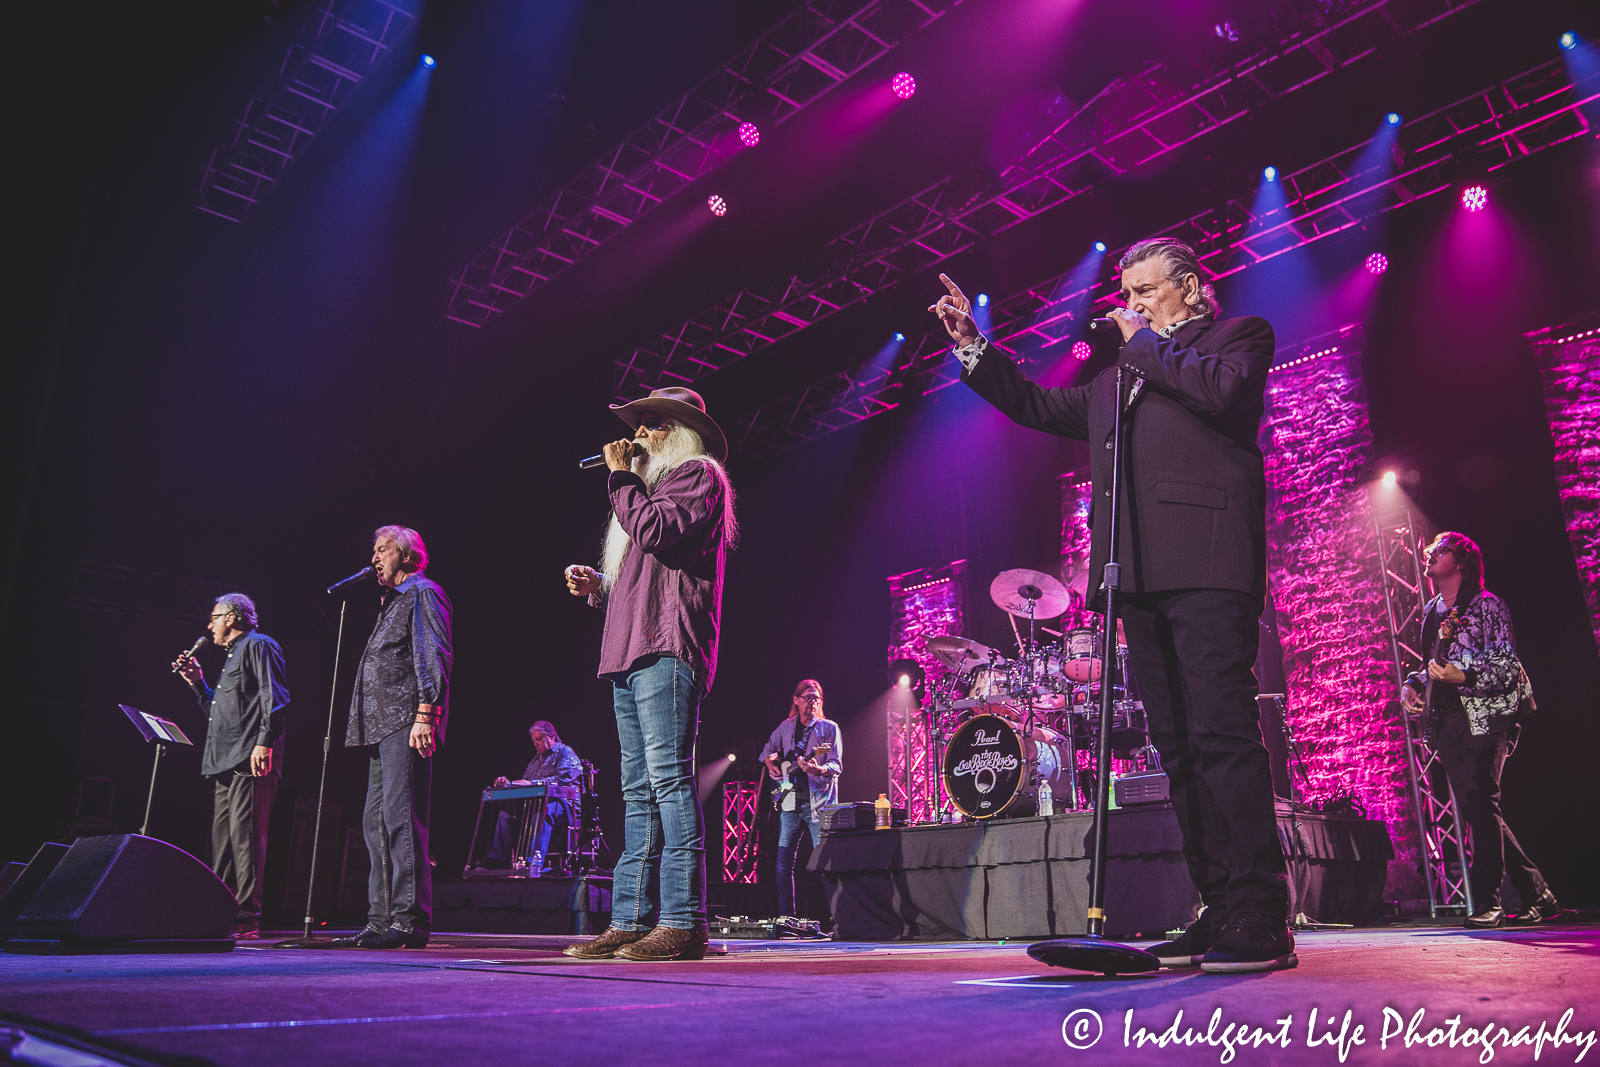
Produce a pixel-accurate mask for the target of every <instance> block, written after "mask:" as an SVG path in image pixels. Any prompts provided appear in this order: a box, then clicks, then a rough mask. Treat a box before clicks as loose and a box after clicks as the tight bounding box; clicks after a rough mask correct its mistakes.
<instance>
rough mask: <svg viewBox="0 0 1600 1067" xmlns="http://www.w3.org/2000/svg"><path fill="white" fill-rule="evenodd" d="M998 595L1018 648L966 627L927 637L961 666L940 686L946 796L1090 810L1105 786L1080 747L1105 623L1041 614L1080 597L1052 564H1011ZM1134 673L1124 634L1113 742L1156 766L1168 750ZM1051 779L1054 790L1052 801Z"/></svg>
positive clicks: (1009, 805)
mask: <svg viewBox="0 0 1600 1067" xmlns="http://www.w3.org/2000/svg"><path fill="white" fill-rule="evenodd" d="M989 597H990V599H991V600H993V601H994V603H995V605H996V606H997V607H999V608H1000V609H1001V610H1002V611H1004V612H1005V613H1006V614H1007V615H1008V616H1010V620H1011V626H1012V632H1013V633H1014V634H1015V635H1016V639H1017V654H1016V656H1015V657H1010V658H1008V657H1006V656H1005V655H1003V654H1002V653H1001V652H1000V651H999V650H997V649H993V648H990V647H989V646H987V645H984V644H981V643H979V642H977V641H973V640H971V639H970V638H965V637H954V636H945V637H931V638H929V639H928V642H927V645H928V651H929V652H931V653H933V655H934V656H935V657H937V658H938V659H939V661H940V662H941V663H943V664H944V665H945V666H946V667H948V668H950V671H949V673H948V674H946V675H945V676H944V677H943V678H942V679H940V681H939V682H938V684H937V685H935V686H934V688H933V691H932V692H931V693H930V694H929V696H930V705H931V712H932V715H931V722H932V733H933V742H934V746H935V751H936V752H937V753H939V754H940V755H941V757H942V758H941V760H940V768H941V770H942V772H943V773H942V775H941V781H942V783H943V791H944V794H945V798H947V800H948V802H949V803H950V804H951V805H952V806H953V807H954V808H955V810H956V811H957V812H959V813H960V814H961V815H962V816H965V817H967V818H971V819H990V818H994V817H995V816H1000V815H1006V816H1022V815H1034V814H1037V813H1038V811H1039V809H1040V807H1041V806H1045V807H1046V808H1047V810H1050V809H1053V810H1055V811H1080V810H1084V809H1085V808H1087V807H1089V806H1091V800H1092V797H1093V795H1094V794H1093V789H1092V787H1091V783H1092V782H1093V775H1092V773H1089V774H1081V775H1080V772H1079V753H1080V752H1088V751H1092V749H1093V745H1092V740H1093V738H1094V736H1095V733H1096V731H1097V730H1098V728H1099V722H1100V699H1101V686H1102V685H1103V684H1105V682H1106V680H1107V679H1106V678H1105V674H1106V672H1105V670H1104V664H1103V663H1102V662H1101V659H1102V654H1101V651H1100V649H1101V643H1100V639H1099V636H1098V633H1097V631H1096V630H1094V629H1092V628H1088V627H1085V628H1081V629H1072V630H1066V631H1064V632H1062V631H1056V630H1050V629H1046V628H1045V627H1042V626H1039V623H1041V622H1046V621H1049V620H1051V619H1055V618H1058V617H1059V616H1061V615H1062V614H1064V613H1065V612H1066V611H1067V609H1068V608H1070V607H1071V606H1072V597H1071V594H1070V593H1068V591H1067V588H1066V586H1064V585H1063V584H1061V582H1060V581H1058V580H1057V579H1056V578H1054V577H1052V576H1051V575H1049V574H1046V573H1044V572H1043V571H1035V570H1025V569H1016V570H1008V571H1002V572H1001V573H1000V575H999V576H998V577H996V578H995V580H994V581H993V582H992V583H991V584H990V586H989ZM1022 623H1025V624H1026V627H1027V630H1026V637H1024V635H1023V630H1022V628H1021V626H1020V625H1019V624H1022ZM1040 631H1042V632H1043V634H1044V635H1046V639H1045V640H1042V641H1041V640H1040V639H1039V638H1038V636H1037V635H1038V633H1039V632H1040ZM1128 680H1129V679H1128V664H1127V646H1126V645H1125V644H1123V643H1122V642H1120V641H1119V642H1118V648H1117V662H1116V663H1115V664H1114V665H1113V669H1112V673H1111V677H1110V679H1109V681H1110V683H1111V684H1112V685H1113V697H1114V699H1113V703H1112V735H1111V739H1112V754H1113V756H1114V757H1115V758H1117V759H1124V760H1135V761H1138V763H1139V765H1140V769H1149V770H1155V769H1158V768H1159V767H1160V757H1159V756H1158V755H1157V754H1156V750H1155V748H1154V747H1153V746H1152V745H1151V744H1150V732H1149V724H1148V722H1147V721H1146V719H1145V713H1144V705H1143V704H1142V703H1141V702H1139V701H1137V700H1132V699H1129V698H1130V696H1131V690H1130V688H1129V684H1128ZM1080 778H1081V779H1082V780H1081V781H1080ZM1046 785H1048V786H1049V790H1048V793H1049V795H1050V797H1051V800H1050V802H1049V803H1048V804H1047V805H1041V804H1040V793H1041V792H1042V791H1044V787H1045V786H1046ZM942 806H943V805H942V804H941V807H942Z"/></svg>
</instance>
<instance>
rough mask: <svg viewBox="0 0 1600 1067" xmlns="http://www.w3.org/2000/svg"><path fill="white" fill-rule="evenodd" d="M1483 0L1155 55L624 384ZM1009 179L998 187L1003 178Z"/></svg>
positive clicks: (681, 342) (819, 304) (1401, 9)
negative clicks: (1224, 61)
mask: <svg viewBox="0 0 1600 1067" xmlns="http://www.w3.org/2000/svg"><path fill="white" fill-rule="evenodd" d="M1475 2H1477V0H1365V2H1363V3H1358V4H1357V5H1355V6H1354V7H1353V8H1352V9H1351V10H1349V11H1348V12H1346V13H1345V14H1344V15H1342V16H1341V17H1339V18H1338V19H1337V20H1335V21H1333V22H1332V23H1326V24H1322V25H1320V26H1319V25H1318V23H1319V22H1320V21H1321V19H1320V11H1318V12H1313V11H1310V10H1308V11H1307V12H1306V13H1305V14H1304V15H1303V16H1302V18H1301V20H1300V22H1299V23H1298V24H1296V25H1293V26H1290V27H1286V28H1280V29H1279V30H1278V31H1277V34H1276V35H1275V37H1274V42H1275V43H1274V45H1273V46H1272V47H1271V48H1269V49H1264V50H1261V51H1258V52H1257V53H1255V54H1254V55H1252V56H1250V57H1249V58H1247V59H1244V60H1241V61H1239V62H1236V63H1234V64H1232V65H1231V66H1229V67H1228V68H1227V69H1226V70H1224V71H1222V72H1221V73H1216V74H1208V75H1207V76H1206V77H1204V78H1203V79H1201V80H1200V81H1199V82H1198V83H1195V82H1192V81H1190V80H1189V79H1187V78H1186V77H1183V76H1182V75H1180V74H1178V73H1176V72H1173V71H1170V70H1168V69H1167V68H1165V67H1164V66H1162V65H1159V64H1158V65H1156V66H1152V67H1150V68H1148V69H1146V70H1144V71H1142V72H1140V73H1139V74H1137V75H1133V76H1131V77H1128V78H1121V79H1118V80H1117V81H1114V82H1112V83H1111V84H1110V85H1108V86H1107V87H1106V88H1105V89H1103V90H1101V91H1100V92H1099V93H1098V94H1096V95H1095V97H1094V98H1093V99H1092V100H1090V101H1089V102H1088V103H1086V104H1084V105H1083V106H1082V107H1080V108H1078V109H1077V110H1076V111H1075V112H1074V113H1073V114H1071V115H1070V116H1068V117H1067V118H1066V119H1065V120H1064V121H1062V122H1060V123H1059V124H1057V125H1056V126H1055V127H1054V128H1053V129H1051V130H1050V131H1049V132H1048V133H1047V134H1045V135H1044V136H1043V137H1041V138H1040V139H1039V140H1037V141H1036V142H1035V143H1034V144H1033V146H1032V147H1030V148H1029V149H1028V150H1027V151H1026V152H1025V153H1023V155H1022V156H1021V158H1020V159H1019V161H1018V162H1017V163H1016V164H1014V165H1013V166H1011V167H1010V168H1008V169H1007V170H1006V171H1005V172H1003V173H1002V174H1001V176H1000V179H999V181H998V182H997V183H996V182H992V181H990V180H989V179H988V178H987V177H984V176H982V175H981V174H979V173H978V172H976V171H964V172H959V173H956V174H952V175H950V176H948V177H945V178H943V179H941V180H940V181H938V182H935V183H934V184H932V185H930V186H928V187H927V188H925V189H923V190H922V191H920V192H918V193H916V194H915V195H914V196H912V197H910V198H908V199H906V200H904V201H902V202H901V203H899V204H896V205H894V206H893V207H891V208H888V209H887V210H885V211H882V212H880V213H879V214H877V215H875V216H874V217H872V218H871V219H868V220H867V221H866V222H864V223H861V224H860V225H859V226H857V227H855V228H854V229H852V230H850V231H849V232H847V233H845V234H843V235H841V236H840V237H837V238H835V239H834V240H833V241H831V242H829V244H828V245H827V247H826V249H825V262H824V265H823V266H821V267H820V268H819V269H818V270H817V271H816V272H815V273H812V274H808V275H807V276H805V277H801V276H799V275H794V276H791V277H788V278H780V279H777V280H775V281H771V282H769V283H766V284H758V285H755V286H752V287H750V288H747V289H745V290H743V291H741V292H739V293H737V294H735V295H733V296H732V297H729V298H728V299H726V300H723V301H721V302H719V303H718V304H716V305H714V306H712V307H710V308H707V309H706V310H705V311H703V312H701V313H700V314H698V315H696V316H695V317H693V318H691V319H689V320H688V321H687V322H684V323H682V324H680V325H678V326H675V327H673V328H672V329H670V330H668V331H666V332H665V333H663V334H661V335H659V336H658V337H655V338H653V339H651V340H650V341H649V342H647V343H645V344H644V345H641V346H640V347H638V348H637V349H635V350H634V351H633V352H631V353H629V354H628V355H627V356H626V357H625V358H623V359H621V360H618V361H617V365H616V371H615V379H616V390H617V396H618V397H619V398H628V397H633V396H636V395H638V394H639V393H640V392H641V391H649V390H651V389H657V388H660V387H662V386H665V385H684V384H689V383H692V382H694V381H696V380H697V379H699V378H702V377H704V376H705V375H707V374H710V373H712V372H713V371H716V370H720V369H722V368H723V367H726V366H729V365H730V364H733V363H737V362H738V361H739V360H741V359H744V358H746V357H747V356H749V355H750V354H752V353H753V352H756V351H758V350H760V349H762V348H765V347H766V346H768V345H770V344H772V343H773V342H775V341H778V340H781V339H783V338H785V337H789V336H791V335H793V334H795V333H797V332H799V331H800V330H803V329H805V328H806V327H807V326H811V325H813V324H815V323H817V322H820V321H821V320H823V319H825V318H828V317H829V316H831V315H833V314H835V313H837V312H838V311H840V310H842V309H844V308H846V307H849V306H850V305H852V304H855V303H858V302H860V301H862V300H865V299H866V298H867V297H869V296H871V295H873V294H874V293H877V292H881V291H882V290H884V289H886V288H888V287H890V286H892V285H894V284H896V283H897V282H899V281H901V280H902V279H904V278H906V277H908V276H911V275H914V274H918V273H920V272H923V271H925V270H926V269H927V268H929V267H931V266H933V265H935V264H937V263H941V262H943V261H944V260H947V259H949V258H950V257H952V256H955V255H958V254H959V253H961V252H964V251H966V250H967V249H969V248H971V247H973V246H974V245H975V244H977V243H978V242H979V241H982V240H984V239H986V238H989V237H993V236H994V235H995V234H998V233H1001V232H1002V231H1005V230H1008V229H1010V228H1011V227H1013V226H1016V225H1018V224H1019V223H1022V222H1025V221H1027V220H1029V219H1031V218H1034V217H1035V216H1037V215H1039V214H1041V213H1042V212H1044V211H1047V210H1049V209H1051V208H1053V207H1056V206H1058V205H1060V204H1062V203H1064V202H1066V201H1067V200H1070V199H1072V198H1073V197H1076V196H1079V195H1082V194H1083V193H1086V192H1088V191H1090V190H1091V189H1093V188H1095V187H1096V186H1098V185H1100V184H1102V183H1104V182H1106V181H1109V180H1111V179H1113V178H1115V177H1117V176H1119V175H1123V174H1126V173H1127V172H1128V171H1129V170H1132V169H1133V168H1135V167H1139V166H1142V165H1144V164H1147V163H1149V162H1151V161H1153V160H1156V159H1158V158H1160V157H1161V156H1164V155H1166V154H1168V153H1170V152H1173V151H1176V150H1177V149H1179V148H1181V147H1183V146H1184V145H1186V144H1188V143H1189V142H1191V141H1193V140H1195V139H1196V138H1198V137H1201V136H1204V135H1205V134H1207V133H1210V132H1212V131H1214V130H1218V129H1221V128H1222V127H1223V126H1226V125H1228V124H1229V123H1231V122H1233V121H1235V120H1236V119H1239V118H1242V117H1244V116H1245V115H1247V114H1248V113H1249V112H1250V110H1251V109H1252V108H1254V107H1257V106H1260V105H1262V104H1264V103H1267V102H1268V101H1272V100H1277V99H1281V98H1282V97H1284V96H1286V95H1288V94H1290V93H1293V92H1295V91H1296V90H1298V89H1301V88H1303V87H1305V86H1307V85H1311V84H1313V83H1314V82H1317V81H1320V80H1321V79H1322V78H1324V77H1326V76H1328V75H1329V74H1331V73H1333V72H1334V71H1336V70H1339V69H1342V68H1343V67H1346V66H1349V65H1350V64H1352V63H1355V62H1358V61H1359V60H1361V59H1363V58H1365V57H1366V56H1368V55H1370V54H1372V53H1373V52H1374V51H1375V50H1376V49H1377V48H1379V47H1380V46H1381V45H1383V44H1385V43H1387V42H1389V41H1393V40H1395V39H1397V38H1399V37H1404V36H1407V35H1409V34H1412V33H1415V32H1417V31H1418V30H1421V29H1424V28H1425V27H1427V26H1430V25H1432V24H1433V23H1435V22H1438V21H1439V20H1440V19H1443V18H1446V17H1447V16H1449V15H1451V14H1454V13H1456V12H1458V11H1461V10H1463V9H1465V8H1467V7H1470V6H1471V5H1472V4H1473V3H1475ZM997 186H998V187H997Z"/></svg>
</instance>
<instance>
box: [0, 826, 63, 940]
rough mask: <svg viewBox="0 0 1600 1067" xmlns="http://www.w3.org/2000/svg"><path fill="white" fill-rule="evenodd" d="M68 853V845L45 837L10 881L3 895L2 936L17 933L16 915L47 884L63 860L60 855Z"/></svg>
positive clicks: (0, 903) (0, 910) (0, 901)
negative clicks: (52, 872)
mask: <svg viewBox="0 0 1600 1067" xmlns="http://www.w3.org/2000/svg"><path fill="white" fill-rule="evenodd" d="M66 854H67V846H66V845H62V844H57V843H56V842H54V841H46V842H45V843H44V844H42V845H40V846H39V851H37V852H35V853H34V854H33V859H31V860H29V861H28V863H27V865H26V866H23V867H22V870H21V871H20V872H18V873H17V875H16V877H14V878H13V879H11V882H10V884H8V885H7V886H6V887H5V891H4V894H3V895H0V938H11V937H15V936H17V934H16V931H17V916H18V915H19V914H20V913H21V912H22V909H23V908H26V907H27V906H28V902H29V901H31V900H32V899H33V895H34V894H35V893H37V892H38V891H39V887H40V886H42V885H44V880H45V879H46V878H49V877H50V872H51V871H53V870H55V869H56V864H58V863H60V862H61V857H62V856H65V855H66ZM9 866H21V865H20V864H11V865H9ZM8 873H9V871H8Z"/></svg>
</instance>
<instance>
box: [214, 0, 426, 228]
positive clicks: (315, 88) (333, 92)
mask: <svg viewBox="0 0 1600 1067" xmlns="http://www.w3.org/2000/svg"><path fill="white" fill-rule="evenodd" d="M421 11H422V0H322V2H320V3H318V4H317V5H316V9H315V10H314V11H313V12H312V14H311V16H310V17H309V18H308V19H307V20H306V23H305V25H304V26H302V27H301V28H300V32H299V33H298V34H296V35H295V38H294V41H293V42H291V43H290V45H289V51H288V52H287V54H285V55H284V57H283V59H282V60H281V61H280V62H279V64H278V69H277V70H276V71H275V72H274V73H273V75H272V77H270V78H268V79H267V81H266V83H265V84H264V85H262V86H261V88H260V89H259V90H258V91H257V92H256V94H255V96H253V97H251V99H250V102H249V103H247V104H246V105H245V106H244V111H243V113H241V114H240V115H239V117H238V118H237V119H235V120H234V123H233V133H232V134H231V136H230V137H229V138H228V140H227V141H225V142H223V143H222V144H219V145H217V146H216V147H215V148H213V149H212V150H211V158H210V159H209V160H207V161H206V167H205V172H204V174H203V175H202V177H201V180H200V193H199V195H198V196H197V197H196V199H195V207H197V208H199V209H200V210H201V211H204V212H205V213H206V214H208V215H216V216H218V217H220V218H224V219H228V220H230V221H232V222H243V221H244V220H245V219H247V218H248V217H249V216H250V213H251V212H252V211H254V210H255V209H256V206H257V205H258V204H260V203H261V201H262V200H264V199H265V198H266V196H267V194H268V193H270V192H271V191H272V189H273V186H274V185H275V184H276V183H277V182H278V180H279V179H280V178H282V177H283V175H284V173H285V172H286V171H288V169H289V167H290V166H291V165H292V164H293V163H294V161H295V160H296V159H298V158H299V157H300V156H302V155H304V154H305V152H306V150H307V149H308V148H309V147H310V146H311V142H312V141H313V140H314V139H315V138H316V136H317V135H318V134H319V133H321V132H322V131H323V130H324V129H325V128H326V127H327V125H328V124H329V123H330V122H332V121H333V117H334V116H335V115H337V114H338V113H339V109H340V108H341V107H343V106H344V105H345V104H346V103H348V102H349V100H350V98H351V97H352V96H354V95H355V93H356V90H357V89H359V88H360V87H361V84H362V83H363V82H364V81H366V80H367V78H368V77H370V76H371V75H372V73H373V71H375V70H377V69H378V66H379V65H380V64H381V63H382V62H383V61H384V60H385V59H386V58H388V56H389V54H390V53H391V52H393V51H394V50H395V49H396V48H397V47H398V46H399V45H400V44H402V43H403V42H404V40H405V38H406V37H407V36H408V35H409V34H410V33H411V31H412V30H413V29H414V28H415V26H416V22H417V17H418V15H419V14H421Z"/></svg>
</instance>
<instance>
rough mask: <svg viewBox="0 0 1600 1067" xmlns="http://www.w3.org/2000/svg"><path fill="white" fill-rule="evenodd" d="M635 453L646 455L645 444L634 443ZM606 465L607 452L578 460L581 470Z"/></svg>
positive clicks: (636, 454)
mask: <svg viewBox="0 0 1600 1067" xmlns="http://www.w3.org/2000/svg"><path fill="white" fill-rule="evenodd" d="M633 454H634V455H635V456H642V455H644V446H643V445H641V444H639V442H638V441H635V442H634V443H633ZM605 465H606V454H605V453H604V452H602V453H600V454H599V455H598V456H590V457H589V458H588V459H580V460H578V469H579V470H581V471H587V470H593V469H594V468H596V467H604V466H605Z"/></svg>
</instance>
